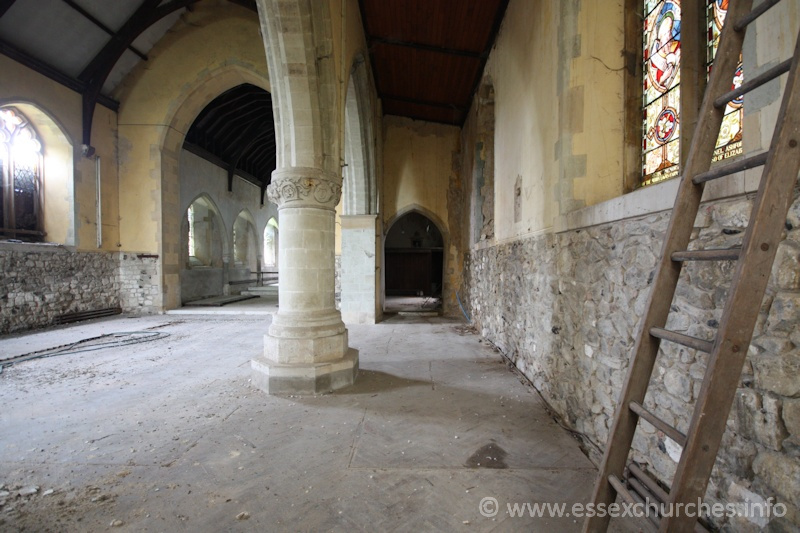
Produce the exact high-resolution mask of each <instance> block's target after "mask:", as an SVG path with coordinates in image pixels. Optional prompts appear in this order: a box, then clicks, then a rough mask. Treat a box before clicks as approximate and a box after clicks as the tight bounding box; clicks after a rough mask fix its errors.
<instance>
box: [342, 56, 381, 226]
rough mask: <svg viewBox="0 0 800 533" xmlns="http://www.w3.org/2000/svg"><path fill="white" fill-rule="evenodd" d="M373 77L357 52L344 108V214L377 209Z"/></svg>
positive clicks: (372, 211) (370, 211) (375, 211)
mask: <svg viewBox="0 0 800 533" xmlns="http://www.w3.org/2000/svg"><path fill="white" fill-rule="evenodd" d="M370 95H371V92H370V78H369V73H368V71H367V63H366V59H365V57H364V55H363V54H362V53H358V54H356V56H355V58H354V60H353V66H352V68H351V69H350V78H349V81H348V83H347V92H346V95H345V104H344V106H345V112H344V121H345V122H344V134H345V137H344V157H345V163H346V165H347V166H345V167H344V186H343V189H342V191H343V196H344V198H343V200H344V206H343V207H344V214H345V215H369V214H375V213H377V180H376V155H375V130H374V120H373V118H374V115H373V106H372V100H371V98H370Z"/></svg>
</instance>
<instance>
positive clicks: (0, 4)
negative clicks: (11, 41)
mask: <svg viewBox="0 0 800 533" xmlns="http://www.w3.org/2000/svg"><path fill="white" fill-rule="evenodd" d="M13 5H14V0H0V17H2V16H3V15H5V14H6V11H8V10H9V8H10V7H11V6H13Z"/></svg>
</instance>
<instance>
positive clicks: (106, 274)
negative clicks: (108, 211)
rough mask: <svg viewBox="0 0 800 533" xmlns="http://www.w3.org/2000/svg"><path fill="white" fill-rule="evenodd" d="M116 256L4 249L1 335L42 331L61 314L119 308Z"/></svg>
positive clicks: (0, 285) (14, 247) (0, 255)
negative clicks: (22, 331) (40, 328)
mask: <svg viewBox="0 0 800 533" xmlns="http://www.w3.org/2000/svg"><path fill="white" fill-rule="evenodd" d="M116 256H117V254H110V253H103V252H95V253H92V252H73V251H70V250H67V249H65V248H63V247H61V246H55V245H53V246H49V245H25V244H9V245H3V247H2V248H0V272H2V273H3V274H2V277H0V333H11V332H14V331H20V330H25V329H31V328H37V327H43V326H47V325H50V324H53V323H54V322H55V319H56V317H58V316H60V315H63V314H65V313H74V312H78V311H92V310H98V309H108V308H114V307H119V282H118V274H117V272H118V262H117V257H116Z"/></svg>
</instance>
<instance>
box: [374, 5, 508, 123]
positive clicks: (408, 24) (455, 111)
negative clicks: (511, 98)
mask: <svg viewBox="0 0 800 533" xmlns="http://www.w3.org/2000/svg"><path fill="white" fill-rule="evenodd" d="M359 4H360V6H361V18H362V20H363V22H364V32H365V33H366V35H367V43H368V46H369V54H370V58H371V62H372V69H373V72H374V74H375V83H376V85H377V89H378V96H380V98H381V99H382V101H383V111H384V113H385V114H387V115H400V116H404V117H410V118H413V119H420V120H427V121H431V122H442V123H445V124H454V125H458V126H460V125H462V124H463V123H464V120H465V119H466V116H467V112H468V110H469V106H470V104H471V103H472V95H473V94H474V93H475V89H476V87H477V86H478V82H479V81H480V78H481V75H482V73H483V67H484V66H485V64H486V59H487V57H488V56H489V52H490V50H491V48H492V46H493V44H494V40H495V37H496V36H497V31H498V29H499V28H500V23H501V22H502V20H503V15H504V14H505V10H506V7H507V5H508V0H359Z"/></svg>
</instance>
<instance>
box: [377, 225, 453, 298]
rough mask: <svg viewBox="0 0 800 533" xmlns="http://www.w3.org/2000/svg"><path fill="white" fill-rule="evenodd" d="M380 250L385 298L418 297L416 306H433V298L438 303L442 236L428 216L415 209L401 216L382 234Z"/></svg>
mask: <svg viewBox="0 0 800 533" xmlns="http://www.w3.org/2000/svg"><path fill="white" fill-rule="evenodd" d="M384 254H385V255H384V257H385V258H386V278H385V281H386V285H385V287H386V297H387V299H389V298H390V297H413V298H422V299H423V300H421V301H420V302H419V306H420V307H426V308H430V307H433V305H431V304H433V303H434V302H436V305H435V307H438V303H439V302H440V301H441V295H442V280H443V271H444V239H443V238H442V233H441V231H439V228H437V227H436V224H434V222H433V221H432V220H430V219H429V218H428V217H426V216H424V215H422V214H420V213H417V212H411V213H408V214H407V215H404V216H403V217H401V218H400V219H399V220H397V222H395V223H394V224H393V225H392V227H391V229H390V230H389V233H388V234H387V235H386V242H385V246H384ZM387 304H388V301H387ZM387 307H388V305H387Z"/></svg>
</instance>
